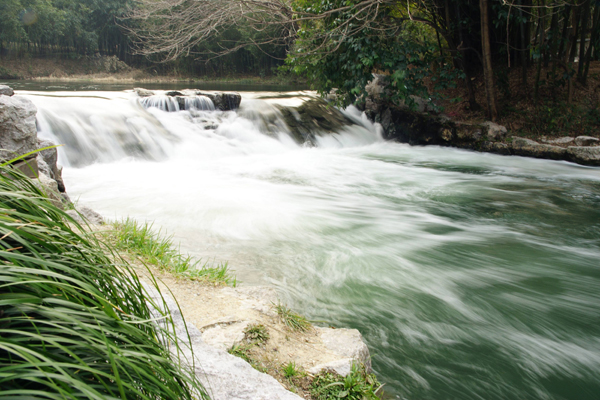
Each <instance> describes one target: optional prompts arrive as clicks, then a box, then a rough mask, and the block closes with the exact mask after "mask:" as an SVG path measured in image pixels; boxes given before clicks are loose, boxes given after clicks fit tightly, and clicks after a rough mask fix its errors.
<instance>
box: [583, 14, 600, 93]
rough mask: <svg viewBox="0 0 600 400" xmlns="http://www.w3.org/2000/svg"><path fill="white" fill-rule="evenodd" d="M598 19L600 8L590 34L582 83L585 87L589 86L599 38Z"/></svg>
mask: <svg viewBox="0 0 600 400" xmlns="http://www.w3.org/2000/svg"><path fill="white" fill-rule="evenodd" d="M598 19H600V7H598V6H596V11H595V12H594V21H593V23H594V24H593V26H592V32H591V33H590V45H589V47H588V49H587V52H586V54H585V69H584V72H583V79H582V83H583V84H584V85H586V84H587V77H588V73H589V72H590V61H591V60H592V49H593V48H594V44H595V39H596V37H597V36H598V28H599V23H598Z"/></svg>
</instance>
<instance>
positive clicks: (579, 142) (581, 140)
mask: <svg viewBox="0 0 600 400" xmlns="http://www.w3.org/2000/svg"><path fill="white" fill-rule="evenodd" d="M597 145H600V139H598V138H595V137H592V136H577V137H576V138H575V146H597Z"/></svg>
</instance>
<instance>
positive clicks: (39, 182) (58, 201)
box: [33, 173, 66, 209]
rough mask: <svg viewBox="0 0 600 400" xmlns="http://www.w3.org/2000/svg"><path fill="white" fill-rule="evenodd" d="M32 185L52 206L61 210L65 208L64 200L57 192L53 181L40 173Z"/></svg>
mask: <svg viewBox="0 0 600 400" xmlns="http://www.w3.org/2000/svg"><path fill="white" fill-rule="evenodd" d="M33 183H34V184H35V185H36V186H37V187H38V188H39V189H40V190H41V191H42V192H43V193H44V194H45V195H46V197H48V199H49V200H50V201H51V202H52V204H54V205H55V206H56V207H58V208H61V209H63V208H64V207H65V204H66V203H65V198H64V197H63V196H62V194H61V193H60V192H59V191H58V184H57V183H56V181H55V180H54V179H52V178H50V177H49V176H46V175H45V174H41V173H40V174H39V175H38V178H37V179H34V180H33Z"/></svg>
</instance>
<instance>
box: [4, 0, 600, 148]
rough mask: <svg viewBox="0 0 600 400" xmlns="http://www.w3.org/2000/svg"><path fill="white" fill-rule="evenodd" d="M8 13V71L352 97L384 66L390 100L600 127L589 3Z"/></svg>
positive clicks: (550, 124) (144, 3) (463, 0)
mask: <svg viewBox="0 0 600 400" xmlns="http://www.w3.org/2000/svg"><path fill="white" fill-rule="evenodd" d="M0 11H1V12H2V15H3V19H2V21H0V55H1V57H2V62H1V64H2V68H3V69H1V70H0V74H1V75H2V76H4V77H11V76H12V77H15V76H19V74H18V73H15V71H13V70H11V69H10V68H7V67H6V65H7V64H8V60H20V62H22V63H25V64H26V63H30V64H31V63H35V62H33V61H31V60H33V59H38V58H40V57H45V58H54V59H61V60H65V59H74V60H78V61H79V62H81V64H85V65H95V64H94V63H95V62H96V60H97V59H98V57H112V56H114V57H118V59H119V60H120V61H124V62H125V63H126V64H127V65H128V66H131V67H133V68H135V69H136V71H140V72H139V73H138V76H137V78H138V79H140V80H143V79H148V78H150V79H151V78H152V76H154V77H159V76H164V75H170V76H177V77H187V78H193V77H208V76H210V77H240V76H257V77H268V76H276V75H277V76H279V77H280V78H281V79H282V80H284V81H285V80H286V79H287V80H289V79H291V78H290V76H292V75H293V74H295V75H297V76H300V77H302V78H304V79H307V80H308V82H309V83H310V85H312V87H313V88H314V89H316V90H318V91H319V92H321V93H323V94H325V93H329V92H330V91H331V90H334V89H335V90H336V95H337V97H336V98H337V100H338V102H339V103H340V104H343V105H347V104H350V103H353V102H361V101H362V99H364V94H365V86H366V85H367V83H368V82H369V81H370V80H371V78H372V74H373V73H381V74H384V75H387V76H388V79H389V88H390V90H389V91H386V92H384V93H383V95H385V96H387V97H388V98H389V101H391V102H393V103H398V104H399V103H402V102H408V103H409V104H411V103H412V102H413V99H414V98H413V97H411V96H420V97H423V98H427V99H432V100H433V103H434V104H435V105H436V107H437V108H438V110H444V111H445V112H447V113H448V114H449V115H450V116H451V117H453V118H456V119H459V120H482V119H491V120H495V121H499V122H501V123H505V124H508V125H509V127H511V124H510V122H512V121H514V123H513V124H512V125H514V128H513V129H514V130H515V131H522V133H523V134H525V135H527V134H531V135H534V136H535V135H541V134H546V133H550V134H551V135H555V136H562V135H571V136H576V135H578V134H588V135H594V136H596V135H597V133H596V130H595V129H593V127H594V126H595V125H598V124H599V123H600V113H599V111H598V104H599V103H600V77H599V75H600V48H599V46H600V6H599V5H598V4H597V3H596V2H593V1H591V0H577V1H574V2H566V1H563V0H556V1H554V0H510V1H500V0H451V1H448V0H417V1H409V2H401V1H397V0H350V1H346V0H344V1H342V0H318V1H316V0H276V1H269V2H266V1H262V0H241V1H240V0H219V1H193V2H187V1H182V0H165V1H161V2H156V1H153V0H138V1H133V0H110V1H101V2H100V1H96V0H84V1H77V2H75V1H72V0H7V1H5V2H3V3H2V5H0ZM284 60H285V65H284ZM111 68H112V67H111ZM115 68H117V69H118V68H119V67H118V66H116V67H115ZM109 70H110V68H109ZM21 71H22V68H21ZM63 74H67V75H68V74H69V73H68V72H67V71H63ZM23 75H26V74H23V73H21V74H20V76H23ZM50 75H52V72H50ZM55 75H56V76H58V75H60V71H59V73H58V74H55ZM133 75H135V74H133ZM132 79H135V77H132Z"/></svg>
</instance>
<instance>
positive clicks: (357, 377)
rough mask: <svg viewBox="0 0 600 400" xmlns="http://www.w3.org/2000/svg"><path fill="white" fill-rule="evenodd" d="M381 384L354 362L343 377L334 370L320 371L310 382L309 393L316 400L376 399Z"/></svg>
mask: <svg viewBox="0 0 600 400" xmlns="http://www.w3.org/2000/svg"><path fill="white" fill-rule="evenodd" d="M382 386H383V385H381V384H380V383H379V382H378V381H377V378H375V375H373V374H367V373H366V371H365V367H364V366H363V365H360V364H356V363H355V364H353V365H352V371H351V372H350V374H348V375H347V376H345V377H344V376H340V375H338V374H336V373H335V372H321V373H320V374H319V375H317V376H316V377H315V379H314V380H313V382H312V383H311V388H310V394H311V396H312V397H313V399H316V400H328V399H348V400H365V399H370V400H378V399H379V396H378V395H377V392H379V391H380V390H381V388H382Z"/></svg>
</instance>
